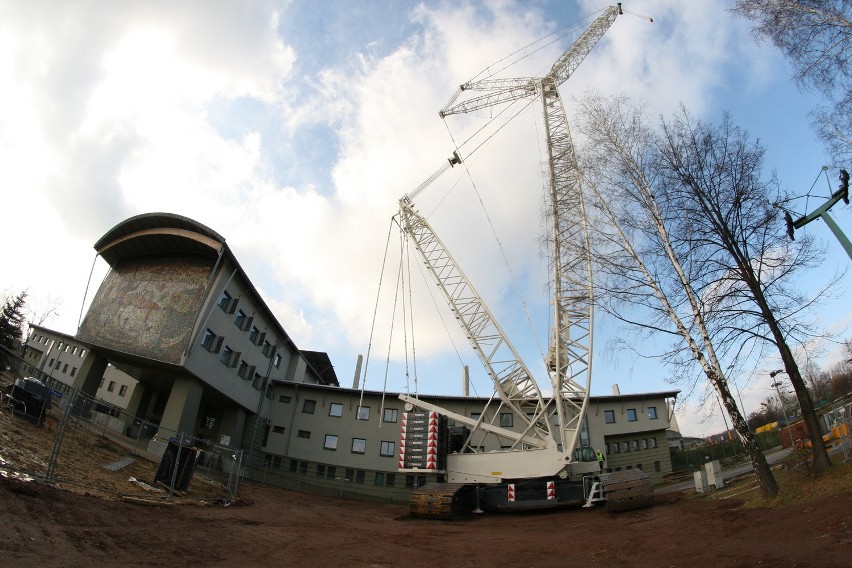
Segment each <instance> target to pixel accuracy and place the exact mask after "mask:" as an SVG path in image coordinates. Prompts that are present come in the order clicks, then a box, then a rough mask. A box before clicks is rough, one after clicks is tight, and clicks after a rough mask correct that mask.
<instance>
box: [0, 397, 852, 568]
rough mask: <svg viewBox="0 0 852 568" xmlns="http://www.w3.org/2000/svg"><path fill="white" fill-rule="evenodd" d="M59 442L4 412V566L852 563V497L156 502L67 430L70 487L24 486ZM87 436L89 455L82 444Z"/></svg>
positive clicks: (249, 494)
mask: <svg viewBox="0 0 852 568" xmlns="http://www.w3.org/2000/svg"><path fill="white" fill-rule="evenodd" d="M53 436H54V433H53V432H51V431H49V430H48V429H47V428H46V427H42V428H38V427H35V426H33V425H32V424H30V423H29V422H26V421H24V420H22V419H20V418H18V417H13V416H10V414H9V413H5V412H1V411H0V559H2V563H3V565H6V566H48V567H53V566H56V567H59V566H61V567H74V566H86V567H89V566H170V567H174V566H225V567H227V566H241V567H243V566H322V567H327V566H344V565H345V566H370V567H381V566H405V567H412V568H417V567H421V566H423V567H426V566H429V567H435V566H453V567H455V566H459V567H475V566H483V567H484V566H488V567H489V568H491V567H501V566H505V567H513V568H515V567H524V568H532V567H549V566H554V567H555V566H559V567H563V566H588V565H595V566H632V567H643V566H653V567H666V566H713V567H728V566H780V567H788V566H790V567H792V566H796V567H805V566H814V567H816V566H837V567H840V566H852V491H849V490H846V491H842V492H840V493H836V494H834V495H832V496H830V497H822V498H820V499H815V500H809V501H807V502H806V503H804V504H797V505H790V506H787V507H782V508H777V509H743V508H739V505H740V503H741V502H740V501H738V500H737V499H738V497H735V498H733V499H725V500H716V499H711V498H699V499H696V498H690V496H688V495H687V494H680V493H658V496H657V504H656V505H655V506H654V507H651V508H647V509H641V510H637V511H629V512H622V513H614V514H611V513H607V512H606V511H605V510H604V509H603V508H594V509H564V510H559V511H552V512H546V513H541V512H539V513H526V514H496V515H469V516H467V517H463V518H460V519H458V520H453V521H434V520H422V519H414V518H411V517H410V516H409V515H408V507H407V505H397V504H377V503H367V502H361V501H347V500H340V499H336V498H333V497H321V496H316V495H310V494H306V493H297V492H293V491H287V490H283V489H277V488H270V487H261V486H257V485H250V484H243V485H241V486H240V490H239V495H238V499H237V501H235V502H231V503H230V504H227V505H226V504H225V503H228V501H227V500H223V499H218V498H216V497H217V496H221V495H222V494H223V493H222V491H221V490H220V489H217V487H216V486H215V485H214V484H209V483H207V482H204V481H203V479H202V477H203V476H201V475H196V476H195V478H193V483H192V485H191V486H190V491H189V492H188V494H187V498H185V499H178V500H177V501H175V502H174V503H173V504H170V505H161V506H149V505H141V504H136V503H129V502H126V501H123V500H122V496H126V495H128V494H130V495H139V494H140V493H142V494H144V493H145V492H142V491H140V490H139V489H138V487H137V486H136V485H133V484H130V483H129V482H128V479H129V476H132V475H135V476H138V477H139V478H140V479H150V478H151V477H152V476H153V473H154V470H155V467H156V464H153V463H150V462H145V461H144V460H139V461H137V462H135V463H134V464H131V465H130V466H128V467H127V468H122V469H121V470H119V471H115V472H113V471H109V470H107V469H104V468H103V467H102V465H103V464H104V463H107V462H109V461H112V460H114V459H115V458H116V456H120V455H126V451H125V450H124V449H121V448H119V449H118V450H116V449H115V447H113V445H112V444H110V443H108V442H109V441H108V440H105V439H103V438H99V439H98V441H96V442H92V441H91V440H88V441H87V440H86V439H85V438H84V436H83V434H82V433H77V435H76V436H75V435H74V432H69V434H68V436H67V440H66V443H67V444H68V447H66V446H65V445H63V450H62V454H61V456H60V460H59V467H58V468H57V471H58V478H59V479H62V480H65V481H62V482H60V483H57V484H55V485H46V484H44V483H42V482H41V481H39V480H31V481H22V480H20V479H18V478H16V476H15V471H16V470H18V469H21V466H23V468H24V469H25V470H26V469H29V470H30V471H34V472H37V471H39V468H40V467H43V466H44V465H45V463H46V461H45V460H46V458H45V455H44V452H45V449H49V448H51V446H52V439H53ZM77 442H80V443H85V445H84V446H83V447H82V449H77V450H75V449H74V446H73V445H71V444H72V443H77ZM122 452H124V453H123V454H122ZM47 455H48V456H49V453H48V454H47ZM69 458H73V459H69ZM27 460H29V461H27ZM70 480H79V482H78V483H72V482H71V481H70ZM95 488H97V489H95ZM847 489H848V486H847ZM735 492H736V491H735ZM151 499H154V497H151Z"/></svg>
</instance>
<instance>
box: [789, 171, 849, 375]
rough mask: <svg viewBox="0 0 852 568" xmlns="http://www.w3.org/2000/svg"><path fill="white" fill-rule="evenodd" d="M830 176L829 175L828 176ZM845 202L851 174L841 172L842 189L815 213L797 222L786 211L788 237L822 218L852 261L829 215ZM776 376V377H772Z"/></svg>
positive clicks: (841, 233)
mask: <svg viewBox="0 0 852 568" xmlns="http://www.w3.org/2000/svg"><path fill="white" fill-rule="evenodd" d="M822 169H823V171H826V170H827V169H828V167H827V166H823V167H822ZM826 175H828V174H826ZM841 199H842V200H843V203H845V204H846V205H849V172H847V171H846V170H840V187H839V188H838V189H837V191H835V192H834V193H833V194H832V195H831V197H829V198H828V200H827V201H826V202H825V203H823V204H822V206H821V207H818V208H816V209H815V210H814V211H813V212H811V213H810V214H808V215H805V216H803V217H799V218H798V219H796V220H795V221H794V220H793V217H792V216H791V215H790V213H789V212H787V211H784V221H785V222H786V223H787V236H788V237H790V240H791V241H792V240H794V239H795V237H794V233H795V231H796V229H801V228H802V227H804V226H805V225H807V224H808V223H810V222H811V221H813V220H815V219H818V218H821V219H822V220H823V221H825V224H826V225H828V228H829V229H830V230H831V232H832V233H834V237H835V238H836V239H837V242H839V243H840V246H842V247H843V250H845V251H846V254H847V255H848V256H849V259H850V260H852V243H850V242H849V239H848V238H847V237H846V235H845V234H844V233H843V231H842V230H841V229H840V227H839V226H838V225H837V223H836V222H835V221H834V219H833V218H832V217H831V215H829V214H828V211H829V209H831V208H832V207H833V206H834V204H835V203H837V202H838V201H840V200H841ZM772 376H774V375H772Z"/></svg>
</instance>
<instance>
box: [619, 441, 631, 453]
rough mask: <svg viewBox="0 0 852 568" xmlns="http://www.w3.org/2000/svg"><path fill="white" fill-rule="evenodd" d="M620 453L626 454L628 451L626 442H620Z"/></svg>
mask: <svg viewBox="0 0 852 568" xmlns="http://www.w3.org/2000/svg"><path fill="white" fill-rule="evenodd" d="M621 451H622V452H623V453H627V452H629V451H630V444H629V443H628V442H621Z"/></svg>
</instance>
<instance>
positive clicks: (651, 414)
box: [648, 406, 657, 420]
mask: <svg viewBox="0 0 852 568" xmlns="http://www.w3.org/2000/svg"><path fill="white" fill-rule="evenodd" d="M648 418H650V419H651V420H656V419H657V407H656V406H649V407H648Z"/></svg>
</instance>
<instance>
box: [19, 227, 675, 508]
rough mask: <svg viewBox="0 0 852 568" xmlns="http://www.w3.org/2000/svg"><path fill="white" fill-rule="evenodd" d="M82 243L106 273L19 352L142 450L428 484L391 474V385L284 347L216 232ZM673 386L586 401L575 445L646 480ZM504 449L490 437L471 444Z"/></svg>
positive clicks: (280, 473) (479, 407)
mask: <svg viewBox="0 0 852 568" xmlns="http://www.w3.org/2000/svg"><path fill="white" fill-rule="evenodd" d="M95 249H96V251H97V252H98V254H99V255H100V256H101V257H102V258H104V259H105V260H106V261H107V262H108V263H109V265H110V272H109V274H108V275H107V277H106V278H105V279H104V281H103V283H102V284H101V286H100V288H99V289H98V290H97V292H96V293H95V296H94V298H93V299H92V302H91V305H90V307H89V309H88V311H87V312H86V315H85V317H84V319H83V321H82V323H81V325H80V328H79V330H78V332H77V334H76V335H75V336H73V337H72V336H68V335H64V334H60V333H57V332H54V331H51V330H48V329H46V328H43V327H39V326H35V327H33V329H32V332H31V334H30V335H29V337H28V338H27V342H26V352H25V361H26V362H27V364H28V365H30V366H31V369H32V370H33V371H34V374H35V372H36V371H38V373H39V376H41V377H42V378H44V377H45V376H46V377H47V378H49V379H50V380H51V381H54V380H55V381H58V384H61V385H64V386H65V387H67V388H68V389H77V390H78V391H79V392H81V393H84V394H86V395H88V396H91V397H95V398H97V399H98V400H99V401H102V402H104V403H106V404H107V405H111V406H114V407H116V408H119V409H121V410H122V411H125V412H123V413H121V414H122V415H125V414H126V415H127V416H132V417H135V419H136V421H144V422H145V423H148V424H151V425H153V426H154V428H152V429H151V431H150V432H149V434H150V440H149V443H148V446H147V450H148V452H149V453H151V454H153V455H154V456H159V455H161V454H162V451H163V450H164V448H165V442H164V440H168V438H169V436H173V435H174V433H176V432H181V433H185V434H186V435H187V436H188V437H189V438H190V439H193V440H196V441H204V442H212V443H215V444H218V445H220V446H223V447H226V448H232V449H234V450H241V451H242V452H243V459H244V462H245V463H244V467H243V470H242V471H243V472H244V475H246V476H248V477H251V478H259V479H263V480H266V481H270V482H276V483H279V484H281V485H284V486H294V484H295V486H296V487H300V488H306V489H312V490H318V491H331V492H338V493H339V494H342V493H343V492H346V493H353V494H357V495H361V496H376V497H378V498H382V499H386V498H397V497H400V498H404V495H405V494H406V493H407V492H409V491H410V490H411V488H413V487H416V486H419V485H421V484H422V483H424V482H426V481H429V480H435V479H438V475H437V474H431V473H427V472H422V473H421V472H413V473H412V472H406V473H400V472H399V471H398V466H399V464H398V457H399V440H400V422H401V418H402V415H403V412H404V411H405V410H404V404H403V402H402V401H401V400H399V398H398V395H397V394H396V393H380V392H362V391H360V390H356V389H347V388H341V387H340V386H339V384H338V380H337V377H336V375H335V372H334V367H333V365H332V363H331V361H330V360H329V359H328V356H327V355H326V354H325V353H323V352H318V351H302V350H300V349H299V348H298V347H297V346H296V345H295V343H294V342H293V340H292V339H291V338H290V336H289V335H288V334H287V332H286V331H285V330H284V328H283V327H282V326H281V324H280V323H279V322H278V321H277V319H276V318H275V317H274V315H273V314H272V312H271V310H270V309H269V307H268V306H267V305H266V303H265V302H264V300H263V298H262V297H261V296H260V294H259V293H258V291H257V290H256V289H255V287H254V286H253V285H252V283H251V280H250V279H249V278H248V276H247V275H246V273H245V272H244V271H243V269H242V268H241V266H240V264H239V263H238V262H237V259H236V258H235V257H234V255H233V254H232V252H231V251H230V249H229V248H228V246H227V245H226V243H225V240H224V238H222V237H221V236H220V235H218V234H217V233H215V232H214V231H212V230H211V229H209V228H207V227H205V226H204V225H201V224H200V223H197V222H195V221H193V220H191V219H188V218H185V217H181V216H178V215H171V214H165V213H152V214H146V215H139V216H136V217H132V218H130V219H127V220H126V221H123V222H122V223H119V224H118V225H116V226H115V227H114V228H112V229H111V230H110V231H108V232H107V233H106V234H105V235H104V236H103V237H102V238H101V239H100V240H99V241H98V242H97V243H96V244H95ZM676 396H677V392H676V391H672V392H662V393H647V394H634V395H613V396H605V397H592V398H591V401H590V404H589V408H588V412H587V416H586V423H585V425H584V428H583V430H582V433H581V440H580V444H582V445H586V446H591V447H593V448H594V449H596V450H600V451H602V452H603V453H604V454H605V456H606V461H605V464H604V467H605V469H606V470H608V471H619V470H621V469H631V468H641V469H643V470H644V471H645V472H646V473H648V474H649V475H650V476H651V477H652V479H653V480H654V481H661V480H662V476H663V475H665V474H666V473H668V472H670V471H671V462H670V459H669V454H668V447H667V442H666V430H667V429H668V427H669V420H670V418H671V415H670V412H671V411H670V408H671V406H672V405H671V402H672V400H673V399H674V398H675V397H676ZM421 398H422V399H423V400H425V401H427V402H431V403H433V404H436V405H438V406H440V407H442V408H445V409H447V410H449V411H451V412H455V413H457V414H461V415H464V416H470V417H482V419H483V420H488V421H496V422H495V423H499V424H500V426H501V427H504V428H509V429H513V430H516V431H520V427H521V425H520V424H517V425H516V424H514V423H513V419H512V416H511V415H507V416H503V414H502V413H501V414H500V415H496V416H495V415H489V414H488V413H489V412H492V411H490V410H488V400H487V399H485V398H479V397H467V396H462V397H456V396H436V395H428V396H427V395H423V396H421ZM483 413H485V416H483ZM113 421H115V420H113ZM519 422H520V421H519ZM114 429H115V430H116V431H117V432H119V433H126V434H128V435H129V433H130V431H131V430H132V428H130V425H129V424H127V425H124V424H120V423H119V424H118V426H117V427H116V428H114ZM158 429H159V430H160V432H159V435H158V432H157V430H158ZM134 434H135V435H136V436H139V435H140V434H139V432H138V430H136V431H135V432H134ZM507 449H508V448H507V447H506V446H504V445H503V442H502V441H501V440H499V439H488V440H483V442H482V444H481V446H480V447H478V451H482V452H500V451H507Z"/></svg>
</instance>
